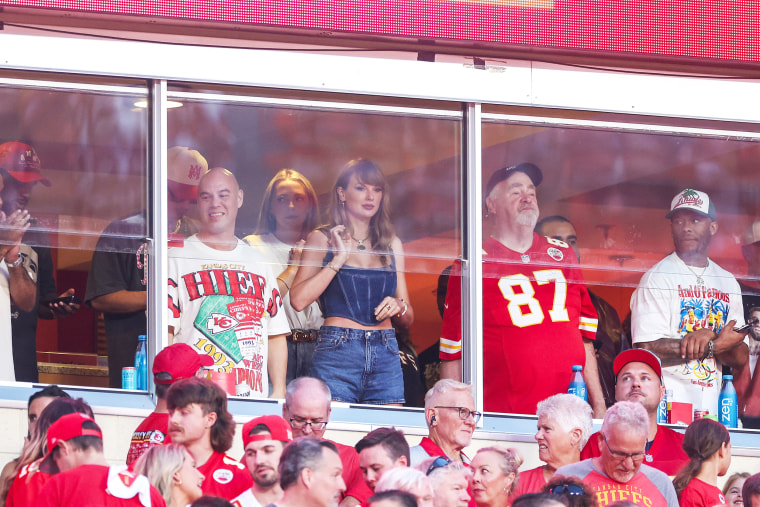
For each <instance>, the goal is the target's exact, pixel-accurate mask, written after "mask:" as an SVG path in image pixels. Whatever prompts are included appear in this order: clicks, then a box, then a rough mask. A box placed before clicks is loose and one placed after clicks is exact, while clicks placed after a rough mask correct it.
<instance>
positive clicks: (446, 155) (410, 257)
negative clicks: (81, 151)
mask: <svg viewBox="0 0 760 507" xmlns="http://www.w3.org/2000/svg"><path fill="white" fill-rule="evenodd" d="M267 95H271V92H267ZM169 98H170V99H171V100H173V101H176V102H180V103H182V106H181V107H178V108H175V109H171V110H170V111H169V131H168V132H169V136H168V137H169V146H170V147H174V146H183V147H188V148H191V149H194V150H197V151H199V152H200V153H201V154H202V155H203V157H205V159H206V160H207V161H208V166H209V167H210V168H213V167H223V168H226V169H228V170H230V171H231V172H232V173H234V175H235V177H236V179H237V182H238V184H239V186H240V188H241V189H242V190H243V191H244V200H243V203H242V206H241V207H240V209H239V210H238V211H237V217H236V222H235V227H234V231H235V234H236V236H237V237H238V238H244V237H249V236H250V235H252V234H255V235H257V236H256V237H254V238H250V237H249V240H250V242H251V244H252V245H253V246H254V247H256V248H257V249H259V250H261V251H262V252H263V253H264V254H265V256H264V258H265V259H266V261H265V262H266V263H267V264H268V265H269V267H271V268H272V274H273V275H274V276H275V277H279V278H280V281H279V282H277V281H276V280H275V281H274V282H275V283H278V284H279V287H278V290H279V291H283V292H284V293H290V290H291V289H292V285H293V283H294V281H296V279H295V278H294V277H295V270H289V271H286V268H287V266H288V259H289V255H290V262H291V264H293V265H296V264H306V265H307V266H306V267H307V268H314V269H320V268H321V267H322V264H323V263H324V264H328V263H329V262H330V261H329V259H328V256H326V255H328V250H329V249H330V248H329V247H321V249H320V251H319V252H317V253H314V252H309V248H307V249H306V251H305V253H304V254H303V259H304V260H303V261H293V260H292V254H289V252H290V249H291V247H292V246H293V244H295V243H296V242H297V241H299V240H306V239H307V238H308V236H309V233H310V232H311V230H312V229H313V228H314V226H315V225H317V226H323V225H325V224H329V223H330V221H331V220H333V219H332V218H331V217H330V208H331V206H332V207H334V206H336V205H339V206H345V208H350V206H351V200H350V199H351V197H350V196H349V197H346V196H345V195H343V194H341V195H340V196H337V197H336V198H338V199H340V200H344V201H346V202H347V205H346V204H343V205H340V204H337V202H338V201H334V194H335V190H334V188H335V185H336V180H337V179H338V177H339V175H340V174H341V171H342V170H343V168H344V167H345V166H346V165H347V164H348V163H349V162H350V161H352V160H356V159H365V160H367V161H371V162H372V163H373V164H374V165H375V166H376V167H377V168H379V171H380V172H381V173H382V180H384V182H385V183H384V185H385V186H384V192H383V196H382V199H385V200H386V201H387V204H388V206H387V212H388V219H389V220H388V222H389V224H390V225H391V226H392V229H393V231H394V232H395V235H396V236H397V237H398V241H399V245H402V248H403V253H404V256H403V258H402V257H401V255H400V253H401V252H400V251H399V249H398V248H396V249H395V250H394V256H395V255H398V256H399V259H400V260H403V261H405V262H404V264H403V269H399V270H398V275H399V277H400V278H404V279H405V281H406V285H407V287H406V289H405V290H404V292H405V294H406V297H405V298H404V299H405V301H399V302H398V303H395V305H394V306H393V308H392V309H393V311H394V314H401V313H403V312H404V306H405V305H406V306H407V307H409V306H411V307H412V308H413V310H412V311H411V312H410V313H409V316H411V315H412V314H413V315H414V322H413V324H411V327H409V328H408V329H407V326H408V325H409V320H407V319H404V317H399V318H398V319H396V318H394V319H393V324H394V325H397V326H396V327H397V334H398V336H399V345H400V348H401V357H402V365H403V366H404V367H405V370H406V371H407V372H409V375H410V377H408V378H407V380H408V382H407V386H408V387H409V386H411V388H409V389H407V392H408V394H406V395H405V396H406V398H407V403H408V404H410V405H412V406H421V396H422V394H424V392H425V389H426V386H425V385H424V383H423V380H422V379H421V378H420V376H419V375H421V374H423V373H424V371H425V365H424V364H422V362H421V361H420V359H419V357H418V355H419V354H422V353H424V352H425V351H427V353H428V355H430V356H431V358H432V360H431V361H429V362H431V363H435V362H436V358H437V355H438V353H437V350H438V339H439V329H440V314H439V309H438V305H437V302H436V288H437V284H438V276H439V274H440V272H441V271H442V270H443V269H444V268H445V267H446V266H448V265H450V264H451V263H452V262H453V260H454V259H455V258H457V257H458V255H459V252H460V250H461V246H460V244H461V240H460V234H461V232H460V231H461V223H460V216H461V209H462V207H461V178H462V169H461V160H460V158H461V155H460V150H461V112H460V111H459V109H457V108H452V109H451V110H446V109H440V107H441V106H440V105H437V106H436V107H438V108H437V109H433V108H431V107H430V104H429V103H425V102H416V103H414V102H411V101H409V102H406V103H400V101H399V102H396V103H395V104H392V105H385V104H383V105H377V104H367V103H362V102H363V99H357V100H355V101H354V102H353V103H346V102H338V101H337V99H336V100H335V101H333V100H332V99H334V97H328V96H324V97H315V96H313V95H312V96H308V97H295V98H293V97H286V98H284V97H281V96H280V97H271V96H268V97H266V98H264V97H261V96H254V95H253V92H251V90H221V91H220V90H215V91H214V93H210V92H209V93H203V92H202V91H199V92H187V91H180V89H179V88H178V89H176V90H171V89H170V93H169ZM353 99H356V98H355V97H354V98H353ZM341 100H343V101H345V100H346V97H341ZM170 165H171V163H170ZM283 169H291V170H294V171H297V173H299V174H298V175H295V176H294V175H293V174H290V175H288V176H284V175H283V174H284V173H282V172H281V171H282V170H283ZM170 170H171V167H170ZM276 177H277V178H284V179H286V180H289V181H291V183H292V182H294V181H295V182H296V184H295V188H296V190H297V192H300V193H305V194H310V193H311V190H310V189H307V188H306V187H305V185H304V184H303V181H304V179H305V180H308V182H309V185H310V186H311V188H313V193H314V196H315V197H316V200H317V201H318V205H317V207H316V208H315V209H314V212H313V220H312V221H311V222H308V220H307V216H311V215H310V210H311V200H312V199H311V198H308V199H307V201H308V202H309V204H308V205H305V208H306V210H305V211H304V210H303V209H301V208H300V207H299V206H300V205H299V204H298V203H293V204H292V205H289V204H288V203H286V204H285V208H283V209H284V211H278V208H277V206H279V204H278V202H279V201H277V199H278V197H277V195H276V194H277V191H278V190H283V191H284V189H285V188H286V187H287V186H288V185H282V186H279V183H276V184H275V185H273V186H272V188H270V192H271V194H272V195H271V198H268V199H266V201H265V194H267V188H268V186H269V184H270V182H271V181H272V180H273V178H276ZM369 178H370V179H369V180H367V181H364V182H361V183H364V184H369V186H370V187H372V186H375V185H380V183H379V181H376V180H374V179H372V177H369ZM277 181H278V182H279V181H280V180H277ZM345 186H346V188H345V189H344V190H346V191H349V190H352V189H351V188H349V185H348V184H346V185H345ZM363 191H364V190H363V189H362V190H361V192H363ZM201 192H203V189H201ZM357 192H359V191H357ZM357 195H358V194H357ZM280 197H282V198H284V199H286V200H287V199H289V198H290V196H288V195H285V196H280ZM359 198H360V197H356V199H359ZM203 199H204V197H203V193H202V194H201V196H200V197H199V203H200V206H199V209H200V211H201V213H205V212H206V211H207V209H206V208H204V204H203ZM347 199H348V200H347ZM361 199H364V197H361ZM368 199H370V200H368V201H366V202H364V201H361V202H359V204H358V205H357V206H358V208H359V209H361V206H362V205H364V204H367V203H369V204H367V208H368V209H369V208H372V202H374V201H372V200H371V199H372V198H368ZM378 202H379V201H378ZM288 206H290V207H289V208H288ZM262 207H263V208H264V210H265V211H264V220H263V221H260V219H259V216H260V213H261V212H262ZM345 208H343V209H345ZM376 212H377V209H376V208H372V209H370V210H369V211H368V213H369V214H370V215H374V214H375V213H376ZM299 213H300V214H299ZM291 215H292V216H291ZM204 220H205V218H201V222H204ZM293 220H297V221H298V227H295V229H296V232H290V233H289V232H287V231H286V229H287V225H288V222H289V221H291V222H292V221H293ZM306 223H309V225H308V226H305V225H304V224H306ZM205 227H207V228H209V227H210V225H209V224H208V223H206V224H205ZM302 227H303V228H302ZM278 228H279V229H278ZM301 228H302V229H301ZM328 230H329V228H328ZM346 232H348V231H346ZM320 234H321V233H320ZM363 234H364V233H363ZM363 234H358V233H354V234H353V238H352V241H353V248H354V249H355V253H361V254H364V255H358V256H356V257H352V259H351V261H350V262H347V264H348V265H351V264H352V263H353V262H358V263H362V262H365V261H364V260H366V259H369V260H367V261H366V264H365V265H366V266H370V267H372V268H373V269H374V268H376V267H385V268H389V266H392V267H390V268H389V269H391V270H392V269H395V264H394V262H395V261H393V260H390V258H389V257H388V256H385V257H386V259H383V260H378V259H380V257H381V256H380V255H372V254H370V253H369V252H370V251H372V250H374V249H375V247H376V246H377V244H379V243H375V244H374V245H373V240H372V239H368V237H365V236H364V235H363ZM325 238H326V236H325ZM206 243H208V242H206ZM314 244H325V242H324V241H323V242H321V243H320V242H319V241H316V240H315V242H314ZM185 245H186V247H188V248H187V249H186V251H185V252H184V253H182V254H180V255H179V256H180V257H181V258H182V259H183V261H184V262H181V261H178V260H176V259H175V260H172V259H171V258H170V262H169V264H170V265H169V268H170V271H172V270H174V271H176V272H175V275H177V276H180V278H182V280H179V279H176V280H173V281H170V296H171V295H172V294H174V295H176V297H177V298H178V300H177V301H175V302H176V303H177V306H178V307H179V309H180V310H181V311H182V312H185V313H190V312H192V315H193V316H192V318H191V319H190V320H188V321H185V320H184V318H178V320H176V321H175V322H174V324H175V325H176V326H177V328H176V329H175V331H176V332H178V333H179V335H178V337H179V339H180V340H181V341H186V342H187V343H189V344H191V345H192V346H194V347H196V348H197V349H198V350H199V351H203V352H206V353H209V354H211V355H212V356H214V358H215V360H216V365H217V366H216V369H217V371H218V372H219V373H225V374H227V373H232V374H233V376H234V377H235V378H234V381H231V382H232V383H231V384H230V386H229V387H228V391H229V392H230V394H238V395H249V392H251V391H252V392H253V393H254V394H255V393H256V391H257V390H258V391H259V393H258V395H264V396H266V395H268V394H269V393H268V392H267V389H268V387H267V381H266V376H265V372H266V371H269V374H270V376H271V375H272V368H273V367H274V366H273V365H272V364H270V365H269V368H268V370H267V369H266V368H265V367H264V366H265V364H266V362H267V356H266V354H262V353H259V352H250V354H248V352H246V350H245V348H246V347H249V348H250V349H251V350H254V349H255V350H256V351H261V350H265V348H264V349H261V348H259V345H257V344H251V343H250V342H246V341H245V340H244V336H247V335H246V333H252V334H253V335H257V337H258V334H260V333H263V335H264V338H266V336H267V333H268V332H269V331H271V330H272V329H276V330H279V329H280V327H277V326H279V324H277V323H276V322H275V320H274V319H270V320H271V322H270V323H269V324H266V323H265V324H264V326H262V327H261V328H258V327H257V328H256V329H254V330H253V331H251V330H250V329H247V326H246V325H245V323H244V322H241V321H240V319H235V320H234V321H233V320H225V322H226V323H227V324H228V325H231V326H233V327H234V328H235V329H236V331H235V333H237V334H236V335H235V334H229V333H227V334H226V336H227V337H228V338H231V339H229V340H227V341H225V340H226V338H225V337H224V336H222V335H225V333H224V332H219V330H218V329H217V331H216V334H215V331H214V329H212V328H210V327H208V326H207V324H209V323H213V324H215V325H217V326H218V325H220V322H221V320H215V321H214V320H213V319H212V320H209V319H210V318H211V316H212V315H213V314H215V312H216V314H219V313H222V314H226V315H228V316H232V317H234V312H233V313H230V312H228V311H227V310H223V311H221V312H220V311H219V308H217V306H213V305H212V304H211V303H210V302H209V303H206V302H199V301H201V300H203V299H204V298H201V299H199V300H193V298H192V296H191V295H190V293H189V292H187V287H190V286H191V285H192V284H193V283H195V284H197V283H198V282H200V281H202V280H203V279H205V278H203V277H204V276H205V275H203V274H202V273H201V271H204V270H207V268H211V269H212V270H213V269H227V268H229V266H230V265H231V264H237V265H241V266H242V265H243V264H244V263H241V262H237V261H235V262H232V261H230V259H232V257H234V256H231V254H229V253H224V252H220V251H218V250H217V251H214V250H205V251H206V255H207V256H209V257H208V258H200V259H197V260H198V262H197V263H196V264H198V265H195V264H193V265H191V264H192V261H191V258H193V257H198V256H200V255H201V254H200V253H199V250H200V249H199V248H193V247H191V245H192V240H191V239H188V240H185ZM172 256H177V254H176V253H174V254H173V253H172V252H170V257H172ZM329 258H332V253H330V254H329ZM307 259H309V260H307ZM363 259H364V260H363ZM375 261H376V262H377V265H375ZM183 263H184V264H186V265H187V266H183ZM249 268H250V269H249ZM256 269H257V268H255V267H246V269H245V270H244V271H249V270H253V271H254V272H256ZM178 270H179V271H178ZM182 270H184V271H182ZM180 271H181V272H180ZM343 271H344V272H345V270H343ZM190 273H192V277H193V279H192V283H191V284H190V285H188V283H187V276H183V275H188V274H190ZM210 276H216V275H215V274H212V275H210ZM225 276H227V275H225ZM170 277H171V273H170ZM174 283H176V284H177V285H179V287H178V288H175V287H174ZM183 283H184V284H185V289H186V290H185V292H184V293H183V292H182V290H183V287H182V284H183ZM357 283H358V282H357ZM394 283H395V282H394ZM270 288H271V287H270ZM175 289H176V291H175V292H173V291H174V290H175ZM227 289H229V286H228V287H226V288H220V286H219V285H214V290H215V291H216V294H214V295H215V296H220V294H219V291H222V292H223V291H224V290H227ZM191 290H192V288H191ZM352 290H356V292H350V291H345V292H344V293H343V294H344V295H346V296H347V297H349V299H351V298H356V299H363V298H365V294H364V293H362V290H367V291H370V292H371V291H372V290H374V289H371V288H368V287H366V286H359V285H357V287H355V288H353V289H352ZM385 290H389V292H387V294H385V293H383V297H385V296H399V294H397V293H396V291H394V290H392V289H390V288H388V287H386V288H385ZM320 292H321V291H318V292H317V293H315V294H313V295H312V296H313V297H312V298H311V300H310V301H308V302H307V304H306V307H307V308H306V310H303V311H301V312H295V311H294V309H293V308H292V305H291V303H290V297H289V296H290V294H289V295H288V296H287V297H285V307H286V308H287V310H286V314H287V316H288V317H289V321H288V322H287V324H286V326H287V332H288V333H291V331H290V330H291V329H295V330H296V331H295V332H293V333H292V336H290V337H289V338H288V340H289V341H290V345H291V347H290V349H289V350H290V351H291V362H292V361H293V355H294V353H295V352H297V351H295V346H294V345H293V341H294V340H296V341H301V340H303V341H307V342H308V341H311V340H314V339H315V338H316V334H314V333H312V331H316V330H318V329H319V327H320V324H321V320H322V319H321V318H319V315H320V314H321V312H322V310H321V309H320V307H319V304H320V303H318V302H317V299H319V298H318V297H317V296H319V293H320ZM269 294H271V292H270V293H269ZM221 296H222V297H223V298H224V299H225V301H226V303H225V304H226V305H233V306H234V305H235V304H236V302H235V301H234V299H235V295H234V294H227V293H225V294H222V295H221ZM372 297H373V298H374V297H375V295H374V294H373V296H372ZM383 297H381V298H380V299H379V300H378V301H375V300H374V299H372V301H374V302H373V303H372V309H374V306H375V305H377V304H378V302H379V301H380V300H382V299H383ZM395 299H397V300H399V299H400V297H397V298H395ZM265 303H266V302H265ZM322 303H324V301H323V302H322ZM366 304H370V303H366ZM366 304H365V306H366ZM212 306H213V308H212ZM266 306H267V305H266V304H265V307H266ZM224 308H226V309H229V308H227V307H226V306H225V307H224ZM344 311H345V309H344ZM240 315H241V317H242V318H243V319H246V318H247V317H245V316H244V314H243V313H241V314H240ZM378 317H379V320H377V321H373V322H370V324H373V325H377V324H380V323H382V322H383V321H386V322H388V319H387V317H388V315H383V316H378ZM370 320H371V319H370ZM188 322H189V323H190V326H188ZM257 325H258V324H257ZM267 325H268V326H269V331H268V330H267ZM232 337H234V338H232ZM235 341H236V342H237V343H235ZM298 346H299V347H301V344H300V343H299V344H298ZM238 349H240V350H238ZM269 354H270V358H271V350H270V351H269ZM230 362H231V363H234V366H230ZM291 366H294V365H291ZM301 367H302V368H303V367H304V366H303V365H301ZM415 368H416V369H415ZM431 369H433V370H434V369H435V368H434V367H432V368H431ZM304 371H307V370H303V369H302V370H299V372H301V373H302V372H304ZM415 372H416V373H415ZM415 374H417V378H415V377H414V376H415ZM262 380H263V382H262ZM378 382H379V384H380V387H379V389H378V390H379V391H383V390H384V387H382V384H383V381H382V380H380V381H378ZM246 384H247V385H246ZM234 386H237V389H235V387H234ZM402 387H403V386H402ZM381 394H382V393H381ZM401 396H402V398H403V397H404V393H403V392H402V395H401ZM378 399H385V400H386V401H387V402H391V401H393V400H397V398H393V397H391V398H378Z"/></svg>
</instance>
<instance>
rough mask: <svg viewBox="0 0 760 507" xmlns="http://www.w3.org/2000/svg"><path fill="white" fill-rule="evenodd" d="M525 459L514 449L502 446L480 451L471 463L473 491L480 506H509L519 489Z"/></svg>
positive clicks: (471, 486) (485, 448)
mask: <svg viewBox="0 0 760 507" xmlns="http://www.w3.org/2000/svg"><path fill="white" fill-rule="evenodd" d="M522 462H523V457H522V455H521V454H520V451H518V450H517V449H514V448H509V449H506V448H504V447H502V446H500V445H495V446H492V447H484V448H482V449H480V450H479V451H478V452H477V454H475V457H474V458H473V459H472V462H471V463H470V468H471V469H472V478H471V479H470V491H471V492H472V499H473V500H474V501H475V504H476V505H477V506H478V507H507V506H508V505H509V504H510V501H509V496H510V494H511V493H512V491H513V489H514V488H516V487H517V483H518V473H519V472H518V471H517V469H518V468H520V465H522Z"/></svg>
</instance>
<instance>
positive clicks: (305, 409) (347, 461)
mask: <svg viewBox="0 0 760 507" xmlns="http://www.w3.org/2000/svg"><path fill="white" fill-rule="evenodd" d="M331 399H332V396H331V394H330V388H329V387H328V385H327V384H326V383H324V382H323V381H322V380H320V379H317V378H313V377H298V378H296V379H293V380H291V381H290V382H289V383H288V389H287V393H286V394H285V404H284V405H283V406H282V417H283V419H285V420H286V421H288V422H289V423H290V428H291V430H292V431H293V438H294V439H296V440H298V439H299V438H303V437H316V438H320V439H324V435H325V430H326V429H327V423H328V421H329V420H330V412H331V410H332V409H331V407H330V400H331ZM333 444H335V447H336V448H337V449H338V454H339V455H340V461H341V463H342V464H343V473H342V475H343V481H344V482H345V491H343V497H342V500H341V502H340V505H341V507H353V506H356V505H360V504H363V503H364V502H366V501H367V499H368V498H369V497H370V496H371V495H372V491H371V490H370V489H369V487H368V486H367V483H365V482H364V478H363V476H362V472H361V469H360V467H359V455H358V454H357V452H356V450H355V449H354V448H353V447H351V446H349V445H343V444H339V443H337V442H333Z"/></svg>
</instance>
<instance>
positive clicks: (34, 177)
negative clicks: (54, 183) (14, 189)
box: [0, 141, 50, 187]
mask: <svg viewBox="0 0 760 507" xmlns="http://www.w3.org/2000/svg"><path fill="white" fill-rule="evenodd" d="M0 168H2V169H5V170H6V171H8V174H10V175H11V176H13V178H14V179H16V180H18V181H20V182H21V183H32V182H35V181H39V182H40V183H42V184H43V185H45V186H46V187H49V186H50V180H49V179H47V178H45V177H44V176H43V175H42V171H41V170H40V159H39V157H38V156H37V152H35V151H34V148H32V147H31V146H29V145H28V144H24V143H20V142H18V141H10V142H8V143H3V144H1V145H0Z"/></svg>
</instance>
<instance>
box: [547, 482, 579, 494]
mask: <svg viewBox="0 0 760 507" xmlns="http://www.w3.org/2000/svg"><path fill="white" fill-rule="evenodd" d="M549 493H551V494H552V495H564V494H568V495H570V496H575V495H582V494H583V493H584V491H583V488H582V487H580V486H578V485H577V484H557V485H556V486H554V487H552V488H551V489H550V490H549Z"/></svg>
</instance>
